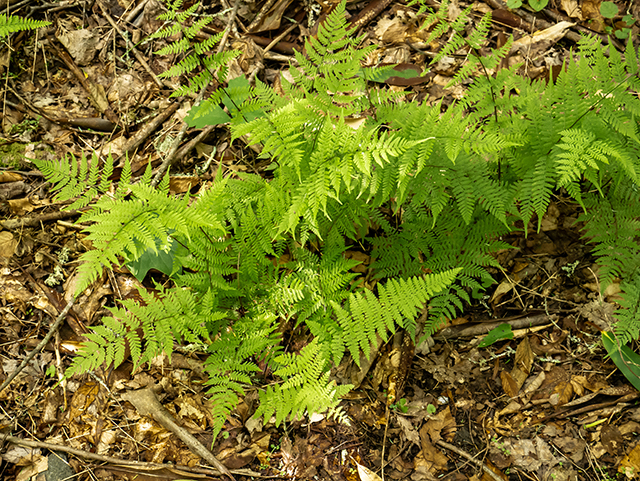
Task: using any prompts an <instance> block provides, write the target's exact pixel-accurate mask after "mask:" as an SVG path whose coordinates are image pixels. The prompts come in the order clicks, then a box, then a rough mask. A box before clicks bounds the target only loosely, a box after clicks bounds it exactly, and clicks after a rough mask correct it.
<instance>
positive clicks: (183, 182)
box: [169, 176, 200, 194]
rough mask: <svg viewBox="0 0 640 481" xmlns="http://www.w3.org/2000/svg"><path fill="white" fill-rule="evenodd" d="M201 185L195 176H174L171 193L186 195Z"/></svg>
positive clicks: (170, 186)
mask: <svg viewBox="0 0 640 481" xmlns="http://www.w3.org/2000/svg"><path fill="white" fill-rule="evenodd" d="M199 183H200V179H199V178H198V177H195V176H174V177H171V178H170V180H169V192H171V194H184V193H185V192H187V191H190V190H191V189H192V188H193V187H194V186H196V185H198V184H199Z"/></svg>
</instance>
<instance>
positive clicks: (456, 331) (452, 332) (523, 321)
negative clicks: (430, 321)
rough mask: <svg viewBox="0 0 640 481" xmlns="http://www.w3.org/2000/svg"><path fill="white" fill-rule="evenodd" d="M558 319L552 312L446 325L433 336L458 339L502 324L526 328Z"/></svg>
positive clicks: (475, 334)
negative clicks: (518, 317) (469, 324)
mask: <svg viewBox="0 0 640 481" xmlns="http://www.w3.org/2000/svg"><path fill="white" fill-rule="evenodd" d="M557 319H558V316H556V315H555V314H552V315H551V316H548V315H546V314H540V315H538V316H529V317H522V318H520V319H512V320H498V321H495V322H482V323H480V324H475V325H473V326H466V325H461V326H451V327H445V328H444V329H442V330H441V331H440V332H438V333H437V334H435V335H434V336H433V338H434V339H457V338H461V337H474V336H482V335H483V334H487V333H488V332H489V331H491V330H492V329H494V328H496V327H498V326H499V325H501V324H509V325H510V326H511V327H512V328H513V329H525V328H527V327H533V326H540V325H542V324H546V323H549V322H553V321H555V320H557Z"/></svg>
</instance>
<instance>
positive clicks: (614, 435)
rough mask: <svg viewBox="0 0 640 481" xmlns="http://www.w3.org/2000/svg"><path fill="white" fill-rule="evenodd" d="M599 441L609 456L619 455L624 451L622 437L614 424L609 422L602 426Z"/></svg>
mask: <svg viewBox="0 0 640 481" xmlns="http://www.w3.org/2000/svg"><path fill="white" fill-rule="evenodd" d="M600 441H601V442H602V445H603V446H604V449H606V450H607V452H608V453H609V454H610V455H611V456H619V455H620V454H622V453H623V452H624V439H623V438H622V434H620V431H619V430H618V428H617V427H616V426H612V425H611V424H609V423H607V424H605V425H604V426H602V430H601V431H600Z"/></svg>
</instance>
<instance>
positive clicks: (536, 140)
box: [38, 2, 640, 434]
mask: <svg viewBox="0 0 640 481" xmlns="http://www.w3.org/2000/svg"><path fill="white" fill-rule="evenodd" d="M344 11H345V7H344V2H343V3H341V4H340V5H338V6H337V7H336V8H335V9H334V11H333V12H332V13H331V14H330V15H329V16H328V17H327V21H326V22H325V23H324V24H322V25H321V26H320V28H319V30H318V37H317V39H310V40H309V41H308V44H307V49H306V51H307V53H308V56H302V55H298V56H297V60H298V63H299V65H298V67H295V68H294V69H292V78H293V80H294V82H293V83H290V84H289V83H287V82H286V81H283V90H284V93H285V95H284V96H280V95H277V94H276V93H275V92H274V91H273V90H272V89H271V88H270V87H268V86H267V85H265V84H263V83H261V82H259V81H256V86H255V87H250V86H249V84H248V82H247V81H246V79H242V78H240V79H234V80H230V81H229V82H228V83H227V85H228V87H225V88H221V89H220V90H218V91H217V92H216V93H214V94H213V95H212V96H211V98H210V99H209V100H207V101H206V102H203V103H202V104H201V105H199V106H196V107H195V108H194V109H193V110H192V112H191V113H190V115H189V117H188V121H189V122H191V124H192V125H196V126H202V125H205V124H206V123H207V122H210V123H223V122H229V124H230V126H231V129H232V133H233V137H234V139H238V138H240V137H242V138H243V139H245V140H246V139H248V141H249V142H251V143H255V144H259V145H260V149H259V150H260V152H261V154H260V155H261V156H262V157H263V158H265V159H267V160H268V162H270V165H269V167H268V169H269V171H270V172H271V175H270V176H269V179H266V178H265V177H262V176H259V175H255V174H242V175H237V176H230V177H228V178H226V179H222V178H217V179H216V180H215V181H214V182H213V183H212V185H211V186H210V187H209V188H207V189H205V190H204V191H203V192H202V193H200V194H198V196H196V197H194V198H191V197H190V196H188V195H185V196H183V197H182V198H180V197H172V196H170V195H169V193H168V188H167V182H166V181H165V182H164V183H163V184H161V186H160V188H159V189H158V190H154V189H152V188H151V187H149V185H150V173H148V174H147V175H146V176H145V177H143V179H141V180H140V181H138V182H137V183H133V182H132V181H131V179H129V178H127V175H125V176H124V177H123V178H122V179H121V180H120V185H119V186H118V188H117V189H113V188H109V187H108V186H106V185H102V183H101V181H100V179H102V180H104V179H105V178H106V177H105V176H106V173H107V172H108V171H109V169H110V164H109V162H107V163H105V165H104V166H100V165H99V163H98V160H97V159H95V160H93V159H92V161H91V163H90V165H88V164H87V162H86V161H83V160H82V159H80V160H79V161H78V160H77V159H73V158H66V159H65V160H64V161H62V162H57V163H45V162H39V163H38V166H39V167H40V168H41V169H42V170H43V172H44V173H45V175H46V176H47V178H48V179H50V180H51V181H52V182H54V184H55V185H56V187H57V188H58V189H66V190H65V195H78V194H79V193H80V191H79V190H78V187H77V185H78V184H77V183H76V184H74V183H73V182H71V183H69V182H68V181H65V180H64V177H65V176H66V177H69V173H72V174H73V175H74V176H76V177H78V178H87V176H88V178H90V179H93V180H95V182H96V183H97V184H98V185H99V190H100V192H105V195H103V196H102V197H101V198H100V199H99V200H98V201H97V202H96V203H95V204H93V205H91V206H90V208H89V210H88V212H87V213H86V214H84V215H83V218H82V219H81V221H90V222H93V223H92V224H91V225H90V226H89V227H88V228H87V231H88V234H89V237H90V238H91V240H92V241H93V244H94V246H95V250H93V251H90V252H88V253H86V254H84V255H83V257H82V260H83V261H84V262H83V263H82V265H81V267H80V270H81V282H80V283H79V285H78V292H80V291H81V290H82V289H84V288H85V287H86V286H88V285H89V284H90V283H91V282H92V281H93V280H95V279H97V277H98V276H99V275H100V273H101V272H102V269H103V266H105V265H107V266H108V265H113V264H121V263H127V262H131V261H135V260H136V259H137V258H139V257H140V256H141V255H143V254H144V253H145V252H147V251H149V250H151V251H157V250H158V249H167V250H169V249H172V252H175V255H174V257H173V263H174V264H173V270H172V273H171V280H172V282H173V287H172V288H166V289H165V290H159V293H158V294H156V295H154V296H150V295H145V296H143V298H144V299H145V303H144V304H140V305H137V304H135V303H133V301H126V302H125V303H124V304H123V306H122V308H114V309H112V314H113V315H112V316H111V317H110V318H108V319H106V320H105V321H104V324H103V325H102V326H100V327H96V329H95V330H94V332H93V333H92V334H91V335H90V336H89V340H88V342H87V343H85V345H84V348H83V350H82V351H81V353H80V355H79V356H78V357H76V358H75V360H74V362H73V364H72V367H71V369H70V371H69V373H78V372H83V371H87V370H91V369H94V368H96V366H98V365H100V364H101V363H107V364H109V363H113V364H118V363H120V362H122V361H123V357H124V352H125V348H126V346H129V350H130V352H131V356H132V359H133V361H134V363H135V364H136V365H137V364H140V363H143V362H146V361H148V360H149V359H150V358H151V357H153V356H154V355H156V354H157V353H159V352H161V351H162V352H166V353H167V354H170V353H171V351H172V349H173V344H174V342H178V341H181V340H188V341H190V342H192V341H195V340H197V341H199V342H201V343H202V344H204V345H206V346H207V350H208V352H209V358H208V361H207V364H206V371H207V372H208V373H209V376H210V381H209V386H210V391H209V393H210V395H211V396H212V398H213V404H214V405H215V406H216V407H215V412H214V419H215V422H214V424H215V426H214V432H215V433H216V434H217V433H218V432H219V431H220V429H222V427H223V425H224V420H225V418H226V416H227V415H228V414H229V412H230V411H231V410H232V409H233V408H234V406H235V405H236V403H237V402H238V399H239V396H241V395H242V394H243V392H244V389H245V387H246V386H248V385H250V384H252V383H253V382H254V381H255V373H256V372H257V371H258V367H257V361H256V360H257V359H260V360H261V362H264V363H265V364H266V365H267V366H269V367H270V368H271V369H272V372H273V373H274V374H273V375H274V377H275V381H276V383H275V384H274V385H273V386H272V387H270V388H268V389H266V390H264V391H262V392H261V394H260V407H259V409H258V414H259V415H264V416H265V417H267V418H268V417H271V416H272V415H274V414H275V416H276V421H277V422H280V421H281V420H283V419H285V418H286V417H288V416H295V415H300V414H302V413H304V412H306V411H322V410H327V409H329V410H335V407H336V405H337V402H338V401H339V397H340V396H341V395H342V394H344V393H345V392H346V391H347V390H348V387H346V386H337V385H335V384H334V383H333V382H332V381H331V380H330V379H329V375H328V373H329V370H330V369H331V368H332V366H335V365H336V363H338V362H340V361H341V359H342V358H343V357H344V355H346V354H349V355H351V356H352V358H353V359H354V360H356V362H358V360H359V359H360V355H361V354H364V355H365V356H367V355H369V353H370V350H371V347H372V345H374V344H375V343H377V342H379V339H383V340H384V339H387V338H388V336H389V335H390V333H393V332H394V331H396V330H397V329H398V328H404V329H407V330H408V332H409V333H410V334H413V333H415V332H417V331H422V332H424V333H425V334H427V335H429V334H431V333H433V332H434V330H435V329H437V327H438V326H439V325H441V324H442V322H443V321H444V320H445V319H446V318H450V317H452V316H454V315H455V314H456V312H457V311H459V310H461V309H463V308H464V307H465V303H466V302H468V301H469V300H470V294H471V293H472V292H477V291H478V290H481V289H484V288H485V287H486V286H487V285H490V284H491V283H492V282H493V279H492V277H491V274H490V272H491V271H490V269H491V268H499V265H498V264H497V261H496V260H495V258H494V257H493V256H492V253H493V252H495V251H497V250H499V249H504V248H508V247H509V246H508V245H507V244H506V243H504V242H502V241H501V240H500V236H501V235H503V234H504V233H506V232H509V231H510V230H512V229H513V228H514V226H515V225H517V224H516V223H517V222H522V225H523V226H524V229H529V224H530V222H533V224H532V225H533V226H534V227H535V225H536V224H537V225H538V226H539V225H540V222H541V217H542V215H543V214H544V213H545V211H546V209H547V206H548V204H549V202H550V198H551V195H552V194H553V192H554V191H555V190H557V189H564V190H565V191H566V192H567V193H568V194H569V195H571V196H572V197H573V198H574V199H575V201H576V202H578V203H580V204H581V205H582V206H583V207H584V208H585V217H584V220H585V221H586V228H585V235H586V236H588V237H589V238H590V239H591V240H592V241H593V242H594V245H595V246H596V247H595V251H594V252H595V254H596V255H597V256H599V257H600V258H601V259H603V260H604V261H605V262H606V261H607V260H608V259H609V258H610V249H608V247H606V246H608V245H611V244H614V245H615V246H616V249H617V250H616V252H618V251H619V252H621V253H623V254H624V256H625V259H627V260H629V261H631V260H632V259H634V258H635V259H636V260H637V258H638V256H637V255H636V251H637V248H636V247H635V245H636V244H634V243H635V242H636V241H637V239H638V225H637V223H635V222H631V220H632V219H637V217H638V216H639V215H640V213H638V212H637V206H638V205H640V202H638V195H637V192H638V190H637V189H638V181H637V175H636V172H637V169H638V164H639V157H638V153H639V152H640V149H639V145H638V143H639V142H638V135H637V134H638V132H637V130H638V127H637V120H636V119H637V118H638V114H639V113H640V100H638V98H637V96H636V97H634V95H632V94H633V93H635V94H636V95H637V92H638V90H640V89H639V88H638V87H639V86H640V85H639V81H638V75H637V74H638V63H637V55H636V52H635V51H634V49H633V47H632V46H631V44H629V46H628V47H627V51H626V52H625V57H624V59H622V58H621V57H620V56H618V55H617V54H616V53H615V51H613V50H612V51H611V52H609V57H606V56H605V55H604V53H603V52H602V49H601V48H596V47H595V44H594V43H593V42H592V41H590V40H588V39H585V41H584V42H582V43H581V45H580V46H579V49H578V51H577V52H576V55H575V57H574V58H572V59H569V60H568V61H567V68H566V70H565V71H563V72H562V73H561V74H560V77H559V78H558V81H557V82H556V83H555V84H553V83H550V84H549V85H548V86H546V85H544V84H541V83H531V82H530V81H528V80H526V79H522V78H520V77H518V76H517V75H516V74H515V69H511V70H501V71H499V72H497V74H496V77H495V78H489V77H484V78H483V77H480V78H478V79H475V80H474V81H473V83H472V85H471V87H470V89H469V92H468V96H467V97H466V98H465V100H464V101H462V102H460V103H458V104H454V105H452V106H451V107H449V109H448V110H447V112H445V113H444V114H443V113H442V111H441V106H440V105H434V106H427V105H418V104H416V103H406V102H402V101H400V100H398V99H396V98H395V97H394V96H393V95H390V94H387V93H385V92H384V91H383V90H376V89H375V88H372V87H371V86H370V85H368V83H367V78H373V75H372V72H371V69H369V70H367V69H365V68H362V65H361V63H362V62H364V60H365V57H366V55H367V53H368V52H369V50H370V49H368V48H365V49H359V48H357V47H356V45H357V43H356V42H355V41H354V40H351V39H350V34H351V33H352V32H349V31H348V29H347V27H346V20H345V18H344ZM175 15H176V18H177V13H175ZM442 18H444V17H442ZM482 25H485V23H483V24H482ZM456 26H457V27H460V28H459V29H458V30H456V35H458V36H462V35H463V32H464V28H462V27H464V22H462V24H461V25H458V24H456ZM483 28H484V27H483ZM480 31H481V32H482V31H483V30H482V29H480ZM482 41H483V40H482V35H480V36H477V35H476V36H475V37H473V38H472V39H471V40H469V44H470V45H472V46H474V48H477V47H478V46H480V45H481V43H482ZM463 43H464V42H463ZM482 60H483V59H480V61H482ZM485 60H486V59H485ZM496 84H497V85H500V86H505V88H499V89H494V88H493V87H494V85H496ZM488 92H493V93H492V94H488ZM512 92H517V94H513V93H512ZM497 111H499V112H500V115H499V116H496V115H495V113H496V112H497ZM353 119H357V120H358V122H355V123H354V122H351V120H353ZM83 162H84V163H83ZM126 173H127V171H125V174H126ZM65 182H66V183H65ZM93 195H94V192H92V191H88V192H87V193H86V194H85V196H84V199H85V200H86V199H87V198H89V197H92V196H93ZM85 200H83V201H82V202H85ZM608 206H610V207H612V209H611V208H610V207H608ZM625 206H627V207H626V208H625ZM607 209H608V210H607ZM604 211H607V212H608V211H611V212H610V215H608V216H607V215H600V213H602V212H604ZM363 248H364V249H366V250H367V252H368V253H370V254H371V258H372V262H371V264H370V265H369V266H368V273H367V276H366V278H363V275H362V274H359V273H358V272H356V271H357V270H361V269H354V268H355V267H356V265H357V264H358V262H357V261H354V260H349V259H348V258H347V256H346V251H348V250H362V249H363ZM634 256H635V257H634ZM636 264H637V263H636ZM636 264H633V263H632V262H626V261H625V262H624V263H617V264H616V263H614V264H612V265H613V267H612V268H610V269H609V270H606V269H605V270H603V275H604V280H606V279H609V280H611V279H612V278H613V277H615V276H628V275H632V274H633V266H634V265H636ZM634 285H635V284H634ZM365 286H368V287H365ZM628 291H629V293H630V295H634V294H633V293H634V292H635V291H634V290H633V288H628ZM169 304H171V306H170V308H167V310H166V312H165V311H163V306H168V305H169ZM425 304H429V308H428V309H427V313H428V315H427V316H426V317H427V320H426V325H424V326H417V325H416V318H417V317H418V316H417V314H418V313H419V312H420V311H422V310H423V309H424V306H425ZM163 312H164V313H163ZM285 322H286V323H288V324H289V325H293V326H295V327H297V328H300V329H303V332H304V333H306V334H307V335H308V336H309V337H308V338H309V343H308V344H307V345H306V346H305V347H303V348H302V349H301V351H300V352H298V353H285V352H283V351H282V346H281V345H280V343H281V339H280V335H281V332H282V330H281V329H280V327H281V326H282V324H283V323H285ZM139 332H142V333H143V334H142V335H140V334H139ZM631 332H635V331H631ZM334 412H336V411H334Z"/></svg>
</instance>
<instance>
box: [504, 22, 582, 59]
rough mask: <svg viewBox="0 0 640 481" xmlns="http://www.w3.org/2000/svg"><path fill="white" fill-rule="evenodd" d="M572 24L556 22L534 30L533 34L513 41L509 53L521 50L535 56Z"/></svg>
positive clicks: (556, 39)
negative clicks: (542, 28) (547, 26)
mask: <svg viewBox="0 0 640 481" xmlns="http://www.w3.org/2000/svg"><path fill="white" fill-rule="evenodd" d="M574 25H575V23H572V22H558V23H557V24H555V25H553V26H551V27H549V28H545V29H544V30H539V31H537V32H535V33H534V34H533V35H527V36H525V37H522V38H520V39H518V40H516V41H515V42H513V45H512V46H511V51H510V53H515V52H517V51H522V53H523V54H526V55H529V56H532V57H533V56H536V55H537V54H538V53H539V52H542V51H544V50H546V49H547V48H549V46H550V45H552V44H554V43H556V42H557V41H558V40H560V39H561V38H562V37H564V34H565V32H566V31H567V30H568V29H569V28H571V27H572V26H574Z"/></svg>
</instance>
